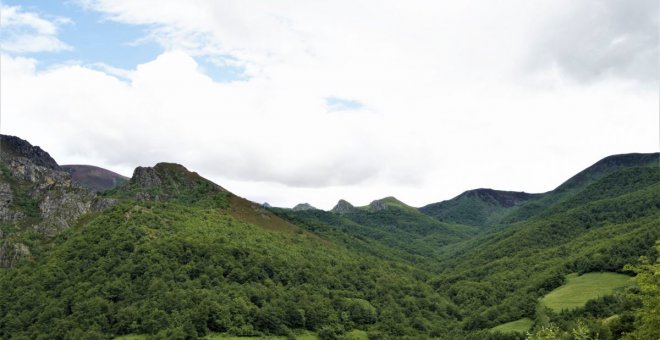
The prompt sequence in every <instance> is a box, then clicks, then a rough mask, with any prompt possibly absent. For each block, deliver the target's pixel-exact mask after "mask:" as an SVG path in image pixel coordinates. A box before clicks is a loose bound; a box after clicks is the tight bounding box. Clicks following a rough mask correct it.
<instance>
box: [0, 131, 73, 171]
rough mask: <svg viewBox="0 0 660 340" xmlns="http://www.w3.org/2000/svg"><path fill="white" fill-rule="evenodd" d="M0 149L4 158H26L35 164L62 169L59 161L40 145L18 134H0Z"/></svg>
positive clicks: (52, 168)
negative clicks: (33, 143) (58, 163)
mask: <svg viewBox="0 0 660 340" xmlns="http://www.w3.org/2000/svg"><path fill="white" fill-rule="evenodd" d="M0 150H1V152H2V155H1V156H2V158H3V160H4V158H26V159H29V160H30V161H31V162H32V163H33V164H34V165H36V166H40V167H45V168H48V169H51V170H60V167H59V165H57V162H55V160H54V159H53V158H52V157H51V156H50V154H48V152H46V151H44V150H42V149H41V148H40V147H38V146H33V145H32V144H30V143H29V142H28V141H26V140H24V139H21V138H18V137H16V136H8V135H0Z"/></svg>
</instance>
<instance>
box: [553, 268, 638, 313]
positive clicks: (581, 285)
mask: <svg viewBox="0 0 660 340" xmlns="http://www.w3.org/2000/svg"><path fill="white" fill-rule="evenodd" d="M566 278H567V280H568V282H567V283H566V284H565V285H563V286H561V287H559V288H557V289H555V290H553V291H552V292H550V293H548V294H547V295H546V296H544V297H543V299H541V303H543V304H544V305H546V306H548V307H549V308H550V309H552V310H554V311H556V312H560V311H561V310H562V309H572V308H577V307H582V306H584V305H585V304H586V303H587V301H589V300H591V299H595V298H598V297H599V296H604V295H609V294H612V293H613V292H614V291H615V290H616V289H618V288H621V287H623V286H625V285H626V284H627V283H628V282H629V281H630V276H627V275H623V274H617V273H587V274H584V275H582V276H578V275H577V274H569V275H567V276H566Z"/></svg>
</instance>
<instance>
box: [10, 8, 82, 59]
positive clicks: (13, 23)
mask: <svg viewBox="0 0 660 340" xmlns="http://www.w3.org/2000/svg"><path fill="white" fill-rule="evenodd" d="M69 23H71V21H70V20H69V19H67V18H61V17H58V18H55V19H53V20H46V19H44V18H42V17H41V16H40V15H39V14H37V13H34V12H28V11H24V10H23V9H22V8H21V7H20V6H5V5H0V28H1V29H2V31H3V32H2V40H0V46H1V47H2V51H4V52H9V53H34V52H57V51H63V50H70V49H72V47H71V46H69V45H67V44H66V43H64V42H62V41H60V40H59V39H58V38H57V31H58V27H59V26H60V25H63V24H69Z"/></svg>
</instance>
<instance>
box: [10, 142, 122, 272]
mask: <svg viewBox="0 0 660 340" xmlns="http://www.w3.org/2000/svg"><path fill="white" fill-rule="evenodd" d="M0 146H1V147H2V150H0V152H1V155H0V156H1V158H0V160H1V162H0V163H1V164H2V167H3V171H2V172H1V173H0V223H2V224H6V225H12V228H11V229H9V230H8V231H7V232H5V233H3V234H2V235H0V267H11V266H13V265H14V264H15V263H17V262H18V261H19V260H20V259H21V258H23V257H26V256H30V254H31V251H30V249H29V248H28V246H26V245H25V244H22V243H20V242H17V241H15V240H16V239H20V235H21V234H23V233H31V232H34V231H36V232H37V233H38V234H39V235H40V237H43V238H50V237H53V236H55V235H57V234H58V233H60V232H61V231H62V230H64V229H66V228H68V227H70V226H71V225H73V224H74V223H75V222H76V221H77V220H78V218H79V217H80V216H82V215H83V214H86V213H89V212H92V211H96V210H101V209H104V208H106V207H108V206H110V205H112V204H113V201H112V200H110V199H101V198H98V197H97V196H96V195H94V194H93V193H92V192H90V191H89V190H87V189H84V188H82V187H79V186H78V185H76V184H74V183H73V182H72V181H71V175H70V174H69V173H68V172H66V171H63V169H62V168H60V167H59V166H58V164H57V162H55V160H54V159H53V158H52V157H50V155H49V154H48V153H47V152H45V151H44V150H42V149H41V148H39V147H38V146H32V145H31V144H30V143H29V142H27V141H25V140H23V139H21V138H18V137H14V136H5V135H0Z"/></svg>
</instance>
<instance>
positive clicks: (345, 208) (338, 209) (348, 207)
mask: <svg viewBox="0 0 660 340" xmlns="http://www.w3.org/2000/svg"><path fill="white" fill-rule="evenodd" d="M330 211H332V212H333V213H336V214H340V215H345V214H350V213H352V212H354V211H355V207H354V206H353V205H352V204H350V203H348V202H347V201H345V200H343V199H342V200H339V202H337V205H335V207H334V208H332V210H330Z"/></svg>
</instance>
